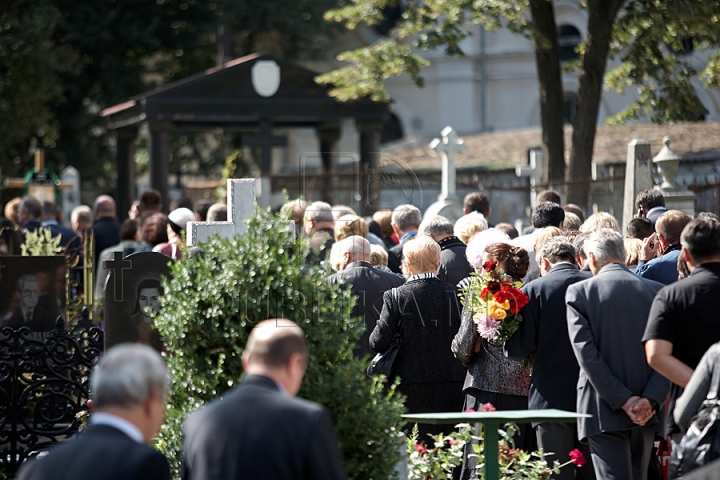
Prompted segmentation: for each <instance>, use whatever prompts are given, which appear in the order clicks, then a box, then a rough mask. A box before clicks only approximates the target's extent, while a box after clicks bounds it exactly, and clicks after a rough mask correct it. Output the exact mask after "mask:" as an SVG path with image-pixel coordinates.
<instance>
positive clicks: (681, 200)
mask: <svg viewBox="0 0 720 480" xmlns="http://www.w3.org/2000/svg"><path fill="white" fill-rule="evenodd" d="M680 160H682V157H681V156H680V155H678V154H677V153H675V152H674V151H673V150H672V149H671V148H670V137H664V138H663V148H662V149H661V150H660V152H658V154H657V155H655V156H654V157H653V163H654V164H655V165H656V166H657V169H658V173H659V174H660V176H661V177H662V183H661V184H660V186H659V187H655V188H659V189H660V191H661V192H662V194H663V197H665V208H667V209H668V210H680V211H681V212H684V213H686V214H687V215H690V216H691V217H692V215H693V214H694V213H695V193H694V192H692V191H690V190H687V189H683V188H679V187H678V186H677V183H676V182H675V178H676V177H677V172H678V167H679V166H680Z"/></svg>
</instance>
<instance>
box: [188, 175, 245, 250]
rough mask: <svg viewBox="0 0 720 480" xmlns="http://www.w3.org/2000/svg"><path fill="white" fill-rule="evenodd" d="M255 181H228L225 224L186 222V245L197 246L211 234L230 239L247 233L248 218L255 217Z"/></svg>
mask: <svg viewBox="0 0 720 480" xmlns="http://www.w3.org/2000/svg"><path fill="white" fill-rule="evenodd" d="M255 183H256V180H255V179H248V178H243V179H230V180H228V181H227V187H226V188H227V215H228V221H226V222H188V228H187V232H188V236H187V244H188V245H198V244H199V243H202V242H205V241H207V240H209V239H210V237H211V236H212V235H213V234H217V235H219V236H220V237H224V238H230V237H234V236H235V235H241V234H243V233H245V232H246V231H247V228H248V226H247V220H248V218H250V217H252V216H253V215H255Z"/></svg>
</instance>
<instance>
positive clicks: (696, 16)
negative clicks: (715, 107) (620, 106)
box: [606, 0, 720, 123]
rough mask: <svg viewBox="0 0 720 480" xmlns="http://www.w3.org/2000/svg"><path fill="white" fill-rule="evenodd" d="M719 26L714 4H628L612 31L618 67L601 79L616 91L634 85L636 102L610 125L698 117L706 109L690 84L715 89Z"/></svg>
mask: <svg viewBox="0 0 720 480" xmlns="http://www.w3.org/2000/svg"><path fill="white" fill-rule="evenodd" d="M719 22H720V5H719V4H718V3H717V2H711V1H706V0H688V1H685V2H663V1H659V0H632V1H630V2H628V5H627V6H626V8H625V14H624V15H623V16H621V17H620V18H619V19H618V21H617V22H616V24H615V30H614V33H613V45H612V46H613V50H614V51H615V52H617V53H618V54H619V55H620V56H621V59H622V63H621V64H620V65H619V66H617V67H615V68H614V69H612V70H611V71H609V72H608V74H607V76H606V81H607V85H608V87H609V88H613V89H615V90H616V91H618V92H622V91H624V90H625V89H627V88H630V87H637V90H638V100H637V101H635V102H633V103H632V104H631V105H630V106H628V107H627V108H626V109H625V110H623V111H622V112H620V113H618V114H617V115H616V116H615V117H614V118H613V119H612V120H611V122H612V123H619V122H623V121H626V120H638V119H649V120H650V121H652V122H654V123H666V122H678V121H697V120H700V119H702V118H703V117H704V116H705V114H707V109H706V108H705V107H704V106H703V104H702V103H701V102H700V100H699V99H698V96H697V92H696V89H695V85H699V84H700V82H699V81H698V80H702V81H703V86H704V87H714V88H717V87H720V50H718V47H720V31H718V28H717V25H718V23H719ZM705 59H707V60H706V61H705V62H704V60H705ZM694 81H695V85H694V84H693V82H694Z"/></svg>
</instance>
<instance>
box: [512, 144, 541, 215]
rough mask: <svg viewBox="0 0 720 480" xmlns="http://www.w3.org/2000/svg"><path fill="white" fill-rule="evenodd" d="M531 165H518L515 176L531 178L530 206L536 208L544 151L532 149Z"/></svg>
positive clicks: (530, 152)
mask: <svg viewBox="0 0 720 480" xmlns="http://www.w3.org/2000/svg"><path fill="white" fill-rule="evenodd" d="M529 154H530V164H529V165H527V166H525V165H517V166H516V167H515V175H517V176H518V177H529V178H530V206H531V207H532V208H535V200H536V197H537V186H538V185H539V184H540V182H542V167H543V162H542V150H540V149H538V148H532V149H530V151H529Z"/></svg>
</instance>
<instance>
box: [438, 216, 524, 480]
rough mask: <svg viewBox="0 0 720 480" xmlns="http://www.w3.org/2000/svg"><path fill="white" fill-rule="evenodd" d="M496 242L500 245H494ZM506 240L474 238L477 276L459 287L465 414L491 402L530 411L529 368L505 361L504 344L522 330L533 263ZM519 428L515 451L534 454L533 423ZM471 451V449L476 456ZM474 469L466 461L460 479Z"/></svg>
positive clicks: (455, 345)
mask: <svg viewBox="0 0 720 480" xmlns="http://www.w3.org/2000/svg"><path fill="white" fill-rule="evenodd" d="M497 239H500V240H501V242H496V243H489V242H491V241H492V240H497ZM502 240H503V239H502V238H500V237H498V234H497V233H494V232H493V229H490V230H486V231H485V232H480V233H479V234H477V235H476V236H475V237H473V238H472V239H471V240H470V242H469V243H468V248H467V252H466V254H467V258H468V261H469V262H470V263H471V264H472V265H473V266H474V267H475V270H476V276H472V277H469V278H467V279H465V280H463V281H462V282H461V283H460V284H459V285H458V287H459V288H460V295H461V298H462V301H463V305H464V307H463V312H462V320H461V324H460V330H459V331H458V333H457V335H456V336H455V338H454V340H453V342H452V351H453V353H454V354H455V357H457V358H458V359H459V360H460V361H461V362H462V363H463V364H464V365H465V366H466V367H467V375H466V378H465V386H464V388H463V391H464V393H465V406H464V410H473V411H477V410H479V409H481V408H488V407H487V406H486V407H483V405H484V404H487V403H490V404H492V405H493V407H494V408H495V409H496V410H527V406H528V399H527V395H528V388H529V385H530V371H529V368H528V367H526V366H524V365H523V363H522V362H517V361H515V360H510V359H509V358H506V357H505V355H504V354H503V342H504V341H505V340H506V339H507V338H509V336H511V335H512V333H514V331H515V330H516V329H517V326H518V325H519V322H520V318H519V315H518V312H519V310H520V309H521V308H522V307H523V306H524V305H525V304H527V297H526V296H525V295H524V294H523V293H522V292H520V290H519V288H520V287H521V286H522V284H521V283H520V279H521V278H523V277H524V276H525V274H526V273H527V269H528V266H529V263H530V259H529V256H528V253H527V252H526V251H525V250H524V249H522V248H520V247H514V246H511V245H509V244H508V243H504V242H503V241H502ZM518 427H519V432H518V434H517V435H516V436H515V444H516V447H517V448H521V449H523V450H526V451H529V450H532V449H533V439H534V435H533V434H532V429H531V428H530V425H529V424H522V425H519V426H518ZM470 448H471V447H469V446H468V447H466V450H469V452H472V450H470ZM466 453H468V452H466ZM474 470H475V459H474V457H470V458H466V461H465V462H464V463H463V471H462V476H461V478H463V479H466V478H470V474H471V473H472V472H474Z"/></svg>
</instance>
